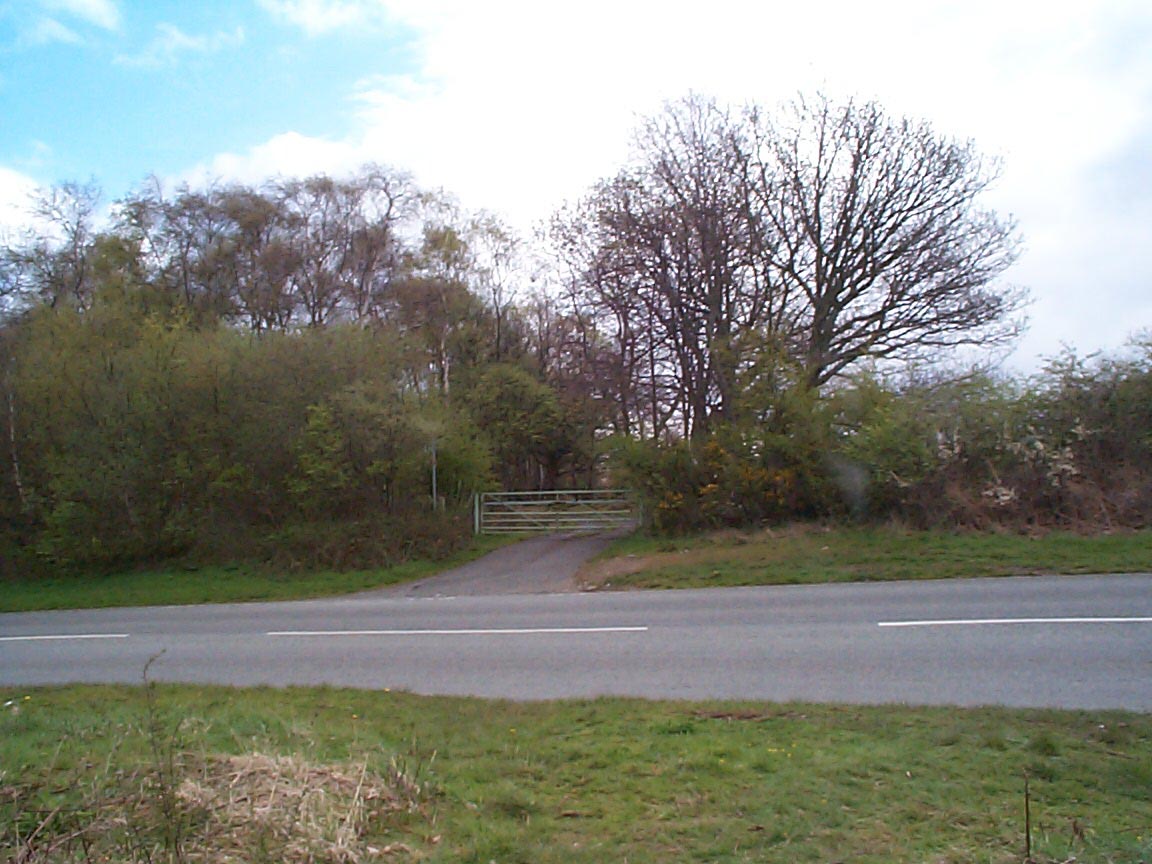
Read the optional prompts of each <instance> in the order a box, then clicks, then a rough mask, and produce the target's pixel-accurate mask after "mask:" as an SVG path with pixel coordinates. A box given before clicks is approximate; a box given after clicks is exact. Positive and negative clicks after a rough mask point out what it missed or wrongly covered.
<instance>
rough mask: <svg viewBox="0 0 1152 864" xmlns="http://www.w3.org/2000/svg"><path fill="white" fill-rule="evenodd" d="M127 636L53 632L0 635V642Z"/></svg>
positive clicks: (124, 637) (120, 636)
mask: <svg viewBox="0 0 1152 864" xmlns="http://www.w3.org/2000/svg"><path fill="white" fill-rule="evenodd" d="M127 638H128V634H127V633H53V634H49V635H46V636H0V642H59V641H63V640H67V639H127Z"/></svg>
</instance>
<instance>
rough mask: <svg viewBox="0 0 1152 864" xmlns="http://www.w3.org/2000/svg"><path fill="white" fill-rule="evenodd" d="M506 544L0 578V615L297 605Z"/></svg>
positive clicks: (426, 571) (486, 540)
mask: <svg viewBox="0 0 1152 864" xmlns="http://www.w3.org/2000/svg"><path fill="white" fill-rule="evenodd" d="M506 542H508V541H507V540H506V539H505V538H493V537H479V538H476V540H475V541H474V542H473V544H472V545H471V546H470V548H468V549H467V550H465V551H464V552H461V553H459V554H457V555H455V556H453V557H451V558H448V559H446V560H443V561H412V562H408V563H405V564H400V565H398V566H395V567H391V568H387V569H380V570H355V571H350V572H336V571H316V572H293V573H280V572H274V571H271V570H267V569H259V568H253V567H244V566H236V567H203V568H179V569H167V570H147V571H146V570H136V571H129V572H122V573H110V574H84V575H60V576H55V577H43V576H37V577H27V578H16V579H4V580H0V612H25V611H32V610H37V609H95V608H100V607H109V606H170V605H171V606H175V605H188V604H194V603H237V602H245V601H257V600H302V599H307V598H311V597H324V596H331V595H336V594H347V593H350V592H353V591H362V590H366V589H370V588H380V587H384V586H386V585H394V584H397V583H400V582H409V581H412V580H414V579H421V578H424V577H425V576H431V575H433V574H435V573H437V572H439V571H440V570H444V569H447V568H449V567H454V566H457V565H459V564H463V563H465V562H466V561H469V560H472V559H473V558H478V557H479V556H480V555H483V554H485V553H487V552H490V551H492V550H493V549H495V548H497V547H498V546H500V545H503V544H504V543H506Z"/></svg>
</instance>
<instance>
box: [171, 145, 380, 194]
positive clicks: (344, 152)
mask: <svg viewBox="0 0 1152 864" xmlns="http://www.w3.org/2000/svg"><path fill="white" fill-rule="evenodd" d="M363 161H364V160H363V159H361V158H360V156H359V149H358V148H357V147H356V146H355V145H353V144H349V143H347V142H340V141H326V140H323V139H320V138H310V137H308V136H306V135H301V134H299V133H298V132H285V133H283V134H281V135H277V136H276V137H274V138H272V139H270V140H268V141H266V142H265V143H263V144H260V145H258V146H256V147H253V148H252V149H250V150H249V151H248V152H247V153H221V154H218V155H217V156H215V157H213V158H212V159H211V160H210V161H208V162H205V163H203V164H201V165H197V166H196V167H194V168H193V169H191V170H190V171H188V172H187V173H186V174H185V175H184V176H183V177H181V178H180V182H184V183H188V184H189V185H192V186H204V185H208V184H210V183H213V182H215V181H217V180H222V181H225V182H238V183H248V184H252V185H259V184H260V183H262V182H263V181H265V180H268V179H270V178H273V177H305V176H308V175H311V174H319V173H326V174H333V175H340V174H346V173H350V172H352V171H354V170H355V169H356V168H357V167H359V165H360V164H362V162H363Z"/></svg>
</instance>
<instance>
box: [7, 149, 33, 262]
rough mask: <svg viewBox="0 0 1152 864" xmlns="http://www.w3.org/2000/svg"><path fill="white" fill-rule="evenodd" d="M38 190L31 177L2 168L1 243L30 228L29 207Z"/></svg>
mask: <svg viewBox="0 0 1152 864" xmlns="http://www.w3.org/2000/svg"><path fill="white" fill-rule="evenodd" d="M36 189H37V185H36V181H35V180H33V179H32V178H31V177H28V176H27V175H25V174H21V173H20V172H18V171H13V170H12V169H10V168H5V167H3V166H0V243H2V242H4V240H5V238H7V237H8V236H10V235H14V234H16V233H17V232H19V231H21V230H24V229H26V228H27V227H28V225H29V223H30V221H31V215H30V211H29V205H30V204H31V201H32V195H33V194H34V193H35V192H36Z"/></svg>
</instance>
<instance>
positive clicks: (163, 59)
mask: <svg viewBox="0 0 1152 864" xmlns="http://www.w3.org/2000/svg"><path fill="white" fill-rule="evenodd" d="M242 44H244V28H243V27H237V28H236V29H235V30H233V31H231V32H225V31H220V32H217V33H214V34H212V35H211V36H190V35H189V34H187V33H185V32H184V31H183V30H181V29H180V28H179V27H177V26H175V25H173V24H167V23H161V24H157V25H156V36H155V37H154V38H153V40H152V41H151V42H150V43H148V45H147V46H146V47H145V48H144V50H143V51H140V52H139V53H137V54H121V55H119V56H117V57H116V60H115V62H116V64H117V65H119V66H129V67H136V68H144V69H158V68H160V67H162V66H173V65H175V64H176V63H177V61H178V60H179V58H180V56H181V55H183V54H189V53H192V54H211V53H215V52H216V51H222V50H225V49H227V48H232V47H235V46H237V45H242Z"/></svg>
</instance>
